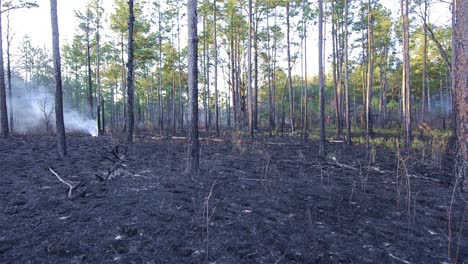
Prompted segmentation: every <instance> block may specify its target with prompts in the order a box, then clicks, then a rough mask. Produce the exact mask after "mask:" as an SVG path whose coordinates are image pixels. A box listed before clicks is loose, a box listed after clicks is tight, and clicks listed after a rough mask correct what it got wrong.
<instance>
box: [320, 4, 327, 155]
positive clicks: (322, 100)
mask: <svg viewBox="0 0 468 264" xmlns="http://www.w3.org/2000/svg"><path fill="white" fill-rule="evenodd" d="M318 5H319V22H318V34H319V36H318V57H319V61H318V63H319V85H320V88H319V104H320V141H319V155H320V156H322V157H325V154H326V152H325V79H324V76H323V3H322V0H318Z"/></svg>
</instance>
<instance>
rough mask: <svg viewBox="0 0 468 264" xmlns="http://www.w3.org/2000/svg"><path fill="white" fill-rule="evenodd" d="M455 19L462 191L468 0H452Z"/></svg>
mask: <svg viewBox="0 0 468 264" xmlns="http://www.w3.org/2000/svg"><path fill="white" fill-rule="evenodd" d="M453 2H454V3H453V7H452V8H453V9H454V11H455V12H454V16H455V18H454V20H455V23H454V24H455V28H454V29H455V30H454V31H455V34H454V36H453V39H454V40H455V43H456V45H455V49H453V52H454V53H453V57H454V58H456V60H455V65H454V85H455V90H454V92H455V96H454V99H455V100H454V101H455V103H454V105H455V109H454V110H455V121H456V122H455V123H456V136H457V145H458V146H457V150H458V153H457V177H460V179H459V180H460V183H461V187H462V190H463V191H466V190H467V189H468V176H467V173H468V137H467V135H468V113H467V111H466V109H468V89H467V88H466V87H467V86H468V82H467V81H468V48H467V46H466V43H467V42H468V18H467V17H466V14H467V13H468V2H467V1H465V0H454V1H453Z"/></svg>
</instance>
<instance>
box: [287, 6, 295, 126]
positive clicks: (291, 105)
mask: <svg viewBox="0 0 468 264" xmlns="http://www.w3.org/2000/svg"><path fill="white" fill-rule="evenodd" d="M289 31H290V25H289V0H287V1H286V42H287V55H288V84H289V119H290V122H291V132H294V128H295V127H294V126H295V125H294V122H295V113H294V91H293V84H292V77H291V42H290V36H289Z"/></svg>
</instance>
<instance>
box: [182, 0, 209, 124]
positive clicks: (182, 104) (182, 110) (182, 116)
mask: <svg viewBox="0 0 468 264" xmlns="http://www.w3.org/2000/svg"><path fill="white" fill-rule="evenodd" d="M215 1H216V0H215ZM177 52H178V54H177V56H178V64H179V65H178V66H179V127H180V129H184V111H183V102H182V62H181V55H180V54H181V50H180V20H179V11H177Z"/></svg>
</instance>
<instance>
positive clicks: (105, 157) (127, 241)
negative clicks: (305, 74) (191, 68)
mask: <svg viewBox="0 0 468 264" xmlns="http://www.w3.org/2000/svg"><path fill="white" fill-rule="evenodd" d="M269 142H275V144H265V143H264V142H258V143H255V144H249V143H230V142H202V144H201V164H200V165H201V170H200V173H199V175H190V174H186V173H185V168H186V151H187V148H186V145H185V143H184V142H183V141H180V140H170V139H161V138H155V137H151V136H144V137H143V136H141V137H138V138H137V140H136V143H135V144H134V145H133V146H131V147H129V148H128V150H127V152H126V155H125V160H124V161H123V162H121V165H122V166H118V168H117V169H116V170H115V171H113V172H112V174H111V175H110V176H111V177H110V179H109V180H103V179H105V178H106V177H107V176H108V174H109V173H108V172H109V169H111V168H112V167H113V162H112V161H111V160H114V161H115V160H116V158H115V157H114V155H113V154H111V152H112V150H113V149H114V150H115V146H120V143H119V140H117V139H113V138H111V137H100V138H92V137H86V136H80V135H69V136H68V147H69V155H68V157H66V158H64V159H58V158H57V156H56V151H55V139H54V137H48V136H33V135H28V136H13V137H11V138H9V139H0V168H1V171H0V174H1V176H0V205H1V211H0V263H229V264H230V263H232V264H237V263H442V262H449V260H448V246H449V244H450V247H451V252H450V255H451V260H450V261H455V258H456V260H457V261H458V263H463V261H468V245H467V239H466V238H467V235H466V233H467V231H466V229H468V226H467V225H466V224H467V221H468V220H467V218H468V217H467V216H466V214H467V211H466V210H467V205H466V195H465V196H464V194H462V193H460V192H459V191H458V190H455V192H454V196H453V197H454V203H453V205H452V206H451V207H450V201H451V198H452V193H453V184H452V178H453V176H451V175H452V173H451V171H452V167H453V166H452V164H451V163H452V161H451V160H450V159H447V160H445V161H444V164H443V168H442V169H440V168H434V167H432V166H431V165H430V164H423V163H421V162H419V161H418V160H417V159H410V160H408V161H407V166H408V174H409V175H410V177H409V178H408V179H409V183H410V192H408V188H407V187H408V185H407V184H408V181H407V180H406V178H400V180H399V181H398V182H399V184H397V183H396V181H397V178H396V171H397V157H396V154H395V153H394V152H392V151H391V150H384V149H379V148H378V149H377V150H376V152H375V162H373V163H372V164H370V163H369V159H368V158H367V157H366V151H365V149H364V148H363V147H362V146H345V145H343V144H341V143H330V144H329V145H328V153H329V154H328V157H327V158H326V159H320V158H319V157H318V153H317V152H318V146H317V144H316V143H314V142H312V143H307V144H305V143H301V142H299V141H281V140H279V139H278V140H276V141H274V140H269ZM123 149H124V148H123V147H122V146H121V147H120V152H119V153H121V154H122V153H123V152H124V151H123ZM369 165H370V166H369ZM49 167H50V168H52V169H53V170H54V171H56V172H57V173H58V174H59V175H60V176H61V177H62V178H63V179H65V180H67V181H70V182H72V183H73V184H77V183H78V182H79V185H78V187H76V188H75V189H74V190H73V192H72V198H71V199H68V198H67V194H68V188H67V186H66V185H65V184H63V183H61V182H59V180H58V179H57V178H56V177H55V176H54V175H53V174H52V173H51V172H50V171H49V169H48V168H49ZM398 186H400V187H398ZM398 189H399V190H400V192H399V193H400V194H399V198H398V192H397V190H398ZM408 194H410V195H408ZM408 198H409V200H408ZM397 200H399V203H397ZM449 208H452V211H451V214H448V211H449ZM464 215H465V218H464V220H463V216H464ZM449 216H450V217H449ZM449 220H450V227H451V234H449V229H448V228H449ZM463 221H464V225H463ZM450 237H451V239H450V240H451V243H450V242H449V238H450Z"/></svg>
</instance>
